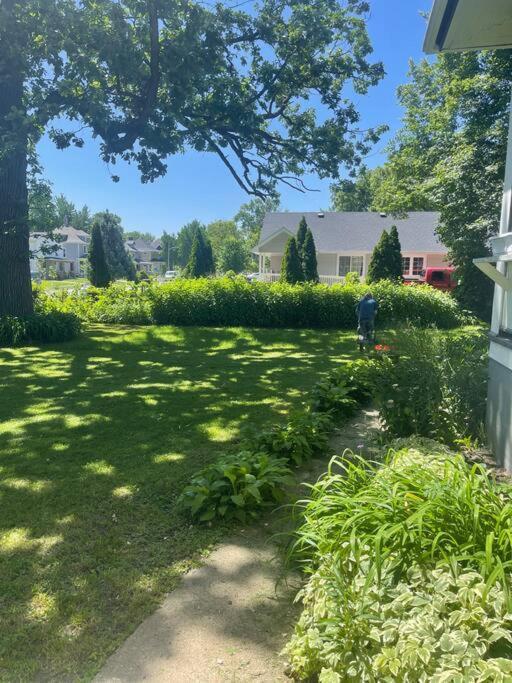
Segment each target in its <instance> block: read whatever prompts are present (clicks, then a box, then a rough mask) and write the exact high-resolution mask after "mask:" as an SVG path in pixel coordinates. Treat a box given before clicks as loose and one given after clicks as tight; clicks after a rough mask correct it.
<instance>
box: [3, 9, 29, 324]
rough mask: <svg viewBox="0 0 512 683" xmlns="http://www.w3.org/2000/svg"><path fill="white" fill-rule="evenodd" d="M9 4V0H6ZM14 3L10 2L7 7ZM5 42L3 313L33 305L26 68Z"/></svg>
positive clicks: (25, 310) (25, 311) (19, 312)
mask: <svg viewBox="0 0 512 683" xmlns="http://www.w3.org/2000/svg"><path fill="white" fill-rule="evenodd" d="M6 4H7V5H9V3H6ZM7 9H9V7H7ZM1 42H2V43H4V44H3V45H0V316H1V315H5V314H10V315H19V316H24V315H29V314H30V313H32V311H33V304H32V286H31V281H30V252H29V242H28V238H29V228H28V203H27V119H26V110H25V107H24V103H23V71H22V68H21V65H20V63H19V61H18V59H17V58H16V55H14V54H13V50H12V46H10V47H11V49H10V47H9V46H8V45H6V43H7V42H8V41H1Z"/></svg>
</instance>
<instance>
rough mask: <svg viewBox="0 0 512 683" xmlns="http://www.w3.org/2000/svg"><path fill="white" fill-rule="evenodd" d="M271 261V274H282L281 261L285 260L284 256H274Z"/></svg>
mask: <svg viewBox="0 0 512 683" xmlns="http://www.w3.org/2000/svg"><path fill="white" fill-rule="evenodd" d="M269 260H270V272H271V273H280V272H281V261H282V260H283V254H272V255H271V256H270V258H269Z"/></svg>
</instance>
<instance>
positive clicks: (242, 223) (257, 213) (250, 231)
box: [233, 196, 279, 249]
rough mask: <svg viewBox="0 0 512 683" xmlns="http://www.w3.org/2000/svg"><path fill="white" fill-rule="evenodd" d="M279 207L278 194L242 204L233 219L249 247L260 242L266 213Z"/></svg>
mask: <svg viewBox="0 0 512 683" xmlns="http://www.w3.org/2000/svg"><path fill="white" fill-rule="evenodd" d="M278 209H279V197H277V196H276V197H267V198H266V199H259V198H255V199H251V201H250V202H247V203H246V204H242V206H241V207H240V209H239V210H238V213H237V214H236V215H235V217H234V219H233V220H234V221H235V223H236V225H237V227H238V230H239V232H240V234H241V235H242V237H243V239H244V240H245V241H246V243H247V246H248V248H249V249H252V248H253V247H255V246H256V245H257V244H258V242H259V239H260V233H261V226H262V225H263V219H264V218H265V214H266V213H268V212H270V211H277V210H278Z"/></svg>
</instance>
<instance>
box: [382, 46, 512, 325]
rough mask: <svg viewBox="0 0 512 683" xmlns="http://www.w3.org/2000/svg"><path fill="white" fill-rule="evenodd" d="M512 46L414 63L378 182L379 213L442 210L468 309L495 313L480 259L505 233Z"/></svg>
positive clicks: (459, 293)
mask: <svg viewBox="0 0 512 683" xmlns="http://www.w3.org/2000/svg"><path fill="white" fill-rule="evenodd" d="M511 74H512V51H511V50H497V51H494V52H493V51H481V52H478V53H477V52H465V53H461V54H441V55H438V56H437V57H436V59H435V61H431V60H428V61H427V60H422V61H421V62H419V63H417V64H412V65H411V70H410V74H409V76H410V80H409V82H408V83H407V84H405V85H403V86H402V87H401V88H400V89H399V91H398V94H399V100H400V103H401V105H402V107H403V109H404V110H405V116H404V124H403V127H402V129H401V130H399V131H398V133H397V134H396V136H395V138H394V140H393V141H392V143H391V145H390V148H389V158H388V161H387V162H386V164H385V165H384V166H383V167H382V169H381V174H380V179H379V182H377V183H376V185H375V192H374V198H373V201H374V204H376V205H377V206H378V208H379V210H386V211H389V212H392V213H397V214H404V213H407V212H408V211H418V210H432V209H434V210H435V209H437V210H439V211H440V212H441V216H440V224H439V229H438V232H439V236H440V238H441V240H442V241H443V243H444V244H445V245H446V246H447V247H448V255H449V258H450V261H451V262H452V263H453V265H454V266H455V267H456V269H457V278H458V279H459V281H460V284H459V286H458V287H457V289H456V290H455V296H456V297H458V299H459V301H460V302H461V304H462V305H463V307H464V308H467V309H468V310H471V311H473V312H474V313H476V314H477V315H478V316H479V317H481V318H483V319H485V320H487V319H489V318H490V311H491V303H492V281H491V280H490V279H489V278H488V277H486V276H485V275H484V274H483V273H482V272H481V271H480V270H478V268H476V266H474V265H473V259H474V258H475V257H479V256H485V255H486V254H488V253H489V238H490V237H491V236H492V235H495V234H496V233H497V232H498V225H499V218H500V211H499V207H500V205H501V195H502V190H503V178H504V173H505V153H506V144H507V130H508V116H509V104H510V84H511V82H512V75H511Z"/></svg>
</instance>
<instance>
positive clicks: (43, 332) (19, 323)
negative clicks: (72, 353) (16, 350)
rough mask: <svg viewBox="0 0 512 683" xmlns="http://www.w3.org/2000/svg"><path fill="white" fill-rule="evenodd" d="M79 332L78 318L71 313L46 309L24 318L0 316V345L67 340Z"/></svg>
mask: <svg viewBox="0 0 512 683" xmlns="http://www.w3.org/2000/svg"><path fill="white" fill-rule="evenodd" d="M79 332H80V320H79V319H78V318H77V317H76V316H75V315H73V314H72V313H63V312H61V311H47V312H36V313H34V314H33V315H30V316H27V317H25V318H17V317H14V316H3V317H0V346H20V345H21V344H27V343H29V342H35V343H38V342H61V341H68V340H70V339H73V338H74V337H76V336H77V335H78V334H79Z"/></svg>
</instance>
